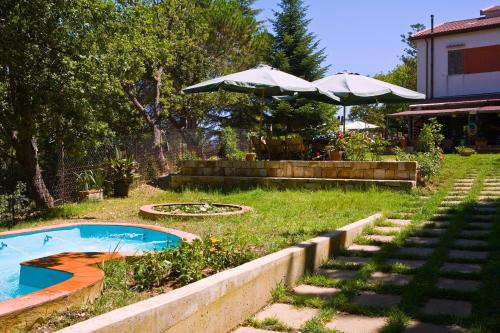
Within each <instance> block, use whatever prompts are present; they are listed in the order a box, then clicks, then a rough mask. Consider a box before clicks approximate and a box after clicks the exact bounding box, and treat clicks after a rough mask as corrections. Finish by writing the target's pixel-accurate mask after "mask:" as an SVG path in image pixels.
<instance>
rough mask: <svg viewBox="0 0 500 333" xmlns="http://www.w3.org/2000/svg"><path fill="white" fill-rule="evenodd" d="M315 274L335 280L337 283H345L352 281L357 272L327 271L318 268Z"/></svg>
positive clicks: (351, 270)
mask: <svg viewBox="0 0 500 333" xmlns="http://www.w3.org/2000/svg"><path fill="white" fill-rule="evenodd" d="M316 273H318V274H320V275H323V276H326V277H329V278H330V279H335V280H339V281H346V280H351V279H353V278H354V277H355V276H356V274H358V271H357V270H354V269H327V268H320V269H318V270H317V271H316Z"/></svg>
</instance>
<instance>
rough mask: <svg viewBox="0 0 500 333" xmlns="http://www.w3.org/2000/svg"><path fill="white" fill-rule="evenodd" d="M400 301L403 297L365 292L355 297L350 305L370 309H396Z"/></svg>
mask: <svg viewBox="0 0 500 333" xmlns="http://www.w3.org/2000/svg"><path fill="white" fill-rule="evenodd" d="M400 301H401V296H396V295H389V294H377V293H374V292H370V291H363V292H360V293H359V294H358V295H356V296H354V297H353V298H352V299H351V302H350V303H351V304H355V305H361V306H366V307H370V308H392V307H396V306H397V305H398V304H399V302H400Z"/></svg>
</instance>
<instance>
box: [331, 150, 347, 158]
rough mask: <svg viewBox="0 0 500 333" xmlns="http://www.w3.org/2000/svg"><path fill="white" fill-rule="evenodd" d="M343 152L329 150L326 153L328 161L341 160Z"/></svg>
mask: <svg viewBox="0 0 500 333" xmlns="http://www.w3.org/2000/svg"><path fill="white" fill-rule="evenodd" d="M343 154H344V152H343V151H341V150H330V151H329V153H328V155H329V158H330V161H342V155H343Z"/></svg>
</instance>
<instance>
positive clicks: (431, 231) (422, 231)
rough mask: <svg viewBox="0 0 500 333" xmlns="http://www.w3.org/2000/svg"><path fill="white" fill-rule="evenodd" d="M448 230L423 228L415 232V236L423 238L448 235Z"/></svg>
mask: <svg viewBox="0 0 500 333" xmlns="http://www.w3.org/2000/svg"><path fill="white" fill-rule="evenodd" d="M446 231H447V229H443V228H423V229H419V230H415V232H414V234H415V235H422V236H440V235H442V234H444V233H446Z"/></svg>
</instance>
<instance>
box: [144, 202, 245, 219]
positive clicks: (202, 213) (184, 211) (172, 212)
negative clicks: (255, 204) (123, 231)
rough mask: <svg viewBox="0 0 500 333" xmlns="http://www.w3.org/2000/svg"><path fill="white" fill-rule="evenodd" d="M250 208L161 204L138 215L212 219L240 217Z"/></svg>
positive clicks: (221, 205)
mask: <svg viewBox="0 0 500 333" xmlns="http://www.w3.org/2000/svg"><path fill="white" fill-rule="evenodd" d="M251 210H252V208H250V207H248V206H242V205H232V204H220V203H203V202H198V203H186V202H180V203H162V204H154V205H145V206H142V207H141V208H140V211H139V214H140V215H141V216H143V217H147V218H152V219H157V218H160V217H167V216H170V217H178V218H192V217H196V218H199V217H213V216H227V215H240V214H244V213H247V212H250V211H251Z"/></svg>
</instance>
